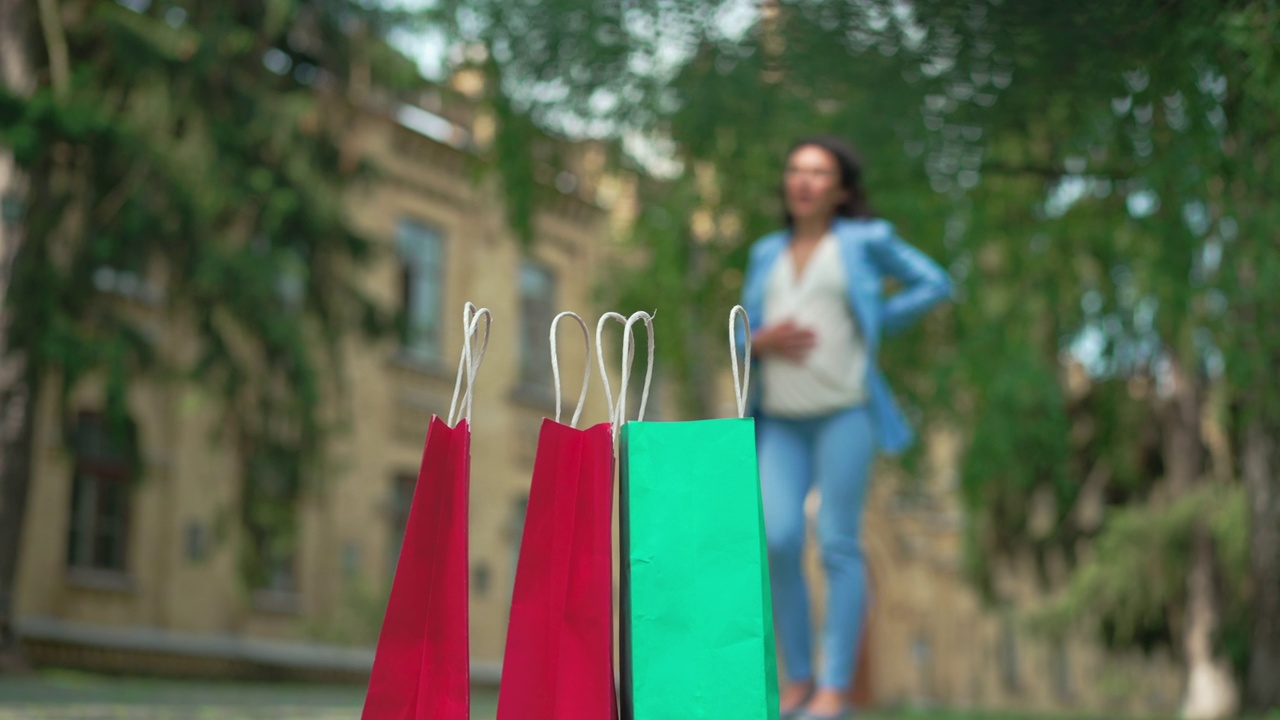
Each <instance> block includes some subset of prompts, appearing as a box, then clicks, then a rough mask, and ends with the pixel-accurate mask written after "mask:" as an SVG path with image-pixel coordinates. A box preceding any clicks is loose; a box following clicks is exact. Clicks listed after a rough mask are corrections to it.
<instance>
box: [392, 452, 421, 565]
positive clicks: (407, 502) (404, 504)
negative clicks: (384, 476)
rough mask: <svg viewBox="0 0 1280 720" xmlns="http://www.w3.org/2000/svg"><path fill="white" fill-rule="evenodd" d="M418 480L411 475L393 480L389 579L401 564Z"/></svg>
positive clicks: (400, 475)
mask: <svg viewBox="0 0 1280 720" xmlns="http://www.w3.org/2000/svg"><path fill="white" fill-rule="evenodd" d="M417 481H418V479H417V478H416V477H414V476H413V475H412V474H411V473H401V474H399V475H396V476H395V477H394V478H392V480H391V503H390V516H391V517H390V521H391V524H390V528H389V532H390V541H389V542H388V545H387V546H388V547H390V548H391V554H390V556H389V557H388V560H389V561H390V562H389V564H388V566H387V568H388V569H387V577H395V574H396V564H398V563H399V562H400V547H401V546H402V545H404V532H405V530H406V529H407V528H408V527H409V508H410V507H411V506H412V505H413V488H414V486H415V485H417Z"/></svg>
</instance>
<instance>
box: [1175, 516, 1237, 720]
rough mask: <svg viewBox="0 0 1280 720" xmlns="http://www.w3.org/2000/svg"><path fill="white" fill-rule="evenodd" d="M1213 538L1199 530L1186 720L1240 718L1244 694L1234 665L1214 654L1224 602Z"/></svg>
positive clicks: (1191, 587)
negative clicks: (1220, 594) (1238, 716)
mask: <svg viewBox="0 0 1280 720" xmlns="http://www.w3.org/2000/svg"><path fill="white" fill-rule="evenodd" d="M1215 566H1216V560H1215V558H1214V546H1213V538H1212V537H1211V536H1210V535H1209V531H1208V529H1206V528H1204V527H1203V526H1202V527H1198V528H1196V533H1195V537H1194V539H1193V541H1192V550H1191V568H1190V572H1189V574H1188V578H1187V616H1186V617H1187V619H1186V627H1185V629H1184V630H1183V637H1182V641H1183V649H1184V652H1185V653H1186V659H1187V692H1186V696H1185V697H1184V698H1183V703H1182V713H1181V715H1182V717H1183V718H1186V720H1218V719H1219V718H1229V717H1232V716H1234V715H1235V714H1236V711H1237V710H1238V709H1239V706H1240V697H1239V696H1240V691H1239V689H1238V688H1237V686H1236V678H1235V676H1234V675H1233V674H1232V671H1231V664H1230V662H1228V661H1227V659H1226V658H1222V657H1218V656H1217V655H1216V653H1215V652H1214V644H1215V643H1216V641H1217V635H1218V630H1219V628H1220V627H1221V625H1222V610H1221V602H1220V600H1221V598H1220V597H1219V593H1218V578H1217V573H1216V572H1215Z"/></svg>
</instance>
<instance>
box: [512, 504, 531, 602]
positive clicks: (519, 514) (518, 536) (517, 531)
mask: <svg viewBox="0 0 1280 720" xmlns="http://www.w3.org/2000/svg"><path fill="white" fill-rule="evenodd" d="M528 512H529V496H528V495H521V496H519V497H517V498H516V499H515V501H514V502H513V503H512V505H511V519H510V521H509V522H510V525H509V527H510V534H511V538H510V548H511V575H510V577H509V578H508V579H509V580H510V583H509V584H508V585H507V597H508V598H509V597H511V595H512V594H514V593H515V589H516V571H517V568H518V567H519V566H520V543H521V542H522V541H523V540H524V523H525V516H526V515H527V514H528Z"/></svg>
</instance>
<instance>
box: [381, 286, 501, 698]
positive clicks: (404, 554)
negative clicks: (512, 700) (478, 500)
mask: <svg viewBox="0 0 1280 720" xmlns="http://www.w3.org/2000/svg"><path fill="white" fill-rule="evenodd" d="M482 318H483V319H485V320H486V325H485V330H484V340H483V343H482V344H481V347H480V349H479V352H478V353H474V352H473V350H472V343H473V341H474V338H475V336H476V331H477V329H478V327H479V323H480V320H481V319H482ZM490 318H491V316H490V314H489V311H488V310H487V309H482V310H479V311H477V310H476V309H475V308H474V306H472V305H471V304H470V303H468V304H467V309H466V311H465V312H464V327H465V328H466V330H467V335H466V340H465V342H464V345H463V352H462V361H461V363H460V364H459V369H458V381H457V385H455V387H454V398H453V404H452V406H451V407H450V410H449V422H445V421H444V420H441V419H440V418H439V417H434V416H433V417H432V418H431V425H430V428H429V429H428V431H427V441H426V446H425V447H424V448H423V451H422V465H421V467H420V468H419V470H418V483H417V485H416V486H415V487H414V491H413V502H412V504H411V505H410V508H409V518H408V523H407V525H406V527H405V535H404V544H403V545H402V547H401V550H400V559H399V561H398V562H397V564H396V574H395V579H394V580H393V581H392V584H391V597H390V598H389V599H388V601H387V613H386V616H385V617H384V619H383V621H382V633H381V635H380V636H379V638H378V647H377V651H376V653H375V655H374V661H373V673H372V675H371V676H370V678H369V692H368V694H367V695H366V696H365V703H364V713H363V715H362V716H361V717H362V719H363V720H468V719H469V717H470V712H471V683H470V656H469V653H468V647H467V621H468V617H467V615H468V613H467V609H468V608H467V590H468V582H467V577H468V568H467V496H468V491H469V487H470V478H471V427H470V415H471V399H472V392H471V391H472V383H473V382H474V380H475V374H476V372H477V370H478V369H479V366H480V361H481V360H482V359H483V357H484V348H485V346H487V345H488V338H489V326H488V322H489V321H490ZM473 355H474V360H473V357H472V356H473ZM464 374H465V376H466V379H467V391H466V395H465V397H463V399H462V403H461V406H459V404H458V392H459V389H460V388H461V384H462V379H463V375H464ZM458 410H461V417H460V419H458V420H457V424H456V425H453V421H454V415H455V412H457V411H458ZM451 425H452V427H451Z"/></svg>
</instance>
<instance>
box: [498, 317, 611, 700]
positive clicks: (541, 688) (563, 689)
mask: <svg viewBox="0 0 1280 720" xmlns="http://www.w3.org/2000/svg"><path fill="white" fill-rule="evenodd" d="M565 317H571V318H573V319H575V320H576V321H577V322H578V324H579V325H580V326H581V328H582V333H583V337H584V338H585V339H586V344H587V362H586V366H585V372H584V374H583V378H582V391H581V393H580V394H579V396H578V407H577V410H576V411H575V412H574V414H573V418H572V420H570V422H569V424H568V425H565V424H562V423H561V422H560V412H561V399H560V364H559V359H558V357H557V354H556V345H557V342H556V340H557V338H556V327H557V325H558V324H559V322H560V320H561V319H563V318H565ZM551 368H552V375H553V379H554V382H555V396H556V417H555V419H554V420H552V419H549V418H548V419H544V420H543V422H542V429H541V432H540V434H539V436H538V451H537V455H536V457H535V459H534V466H533V478H532V482H531V483H530V485H529V503H528V506H527V508H526V511H525V512H526V514H525V521H524V534H523V536H522V537H521V540H520V554H519V557H518V559H517V564H516V579H515V587H514V590H513V592H512V596H511V617H510V621H509V623H508V626H507V645H506V652H505V655H504V657H503V662H502V684H501V687H500V688H499V692H498V720H562V719H564V720H568V719H572V720H617V718H618V705H617V695H616V687H615V685H614V672H613V670H614V662H613V657H614V656H613V651H614V645H613V542H612V541H613V535H612V523H613V429H612V426H611V424H610V423H602V424H599V425H595V426H593V427H590V428H587V429H586V430H579V429H577V426H578V420H579V418H580V417H581V415H582V409H583V405H584V403H585V402H586V398H587V387H588V385H589V383H590V378H591V337H590V334H589V331H588V329H587V325H586V323H585V322H583V320H582V318H581V317H579V316H578V315H576V314H574V313H561V314H560V315H558V316H556V318H555V320H554V321H552V324H551ZM606 383H607V379H606Z"/></svg>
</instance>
